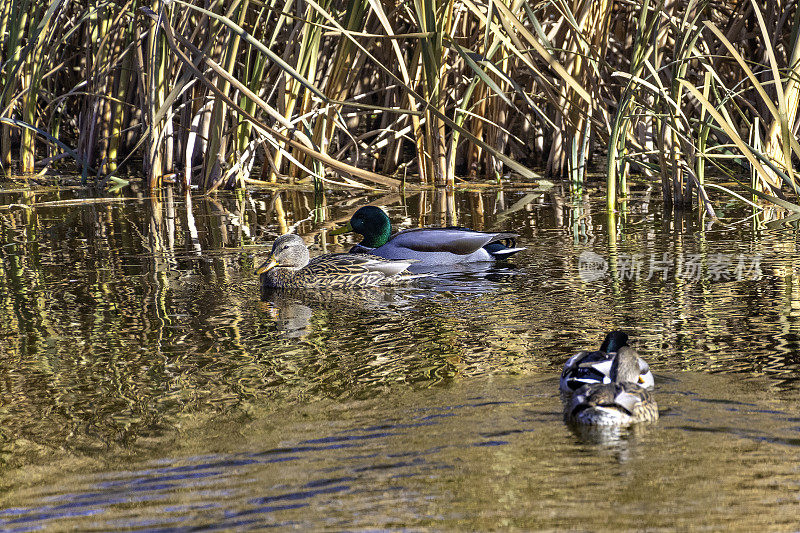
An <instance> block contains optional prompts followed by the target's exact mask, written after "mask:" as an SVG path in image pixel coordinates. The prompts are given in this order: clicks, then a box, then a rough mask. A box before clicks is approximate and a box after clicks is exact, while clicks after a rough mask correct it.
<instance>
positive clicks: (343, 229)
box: [328, 222, 353, 235]
mask: <svg viewBox="0 0 800 533" xmlns="http://www.w3.org/2000/svg"><path fill="white" fill-rule="evenodd" d="M351 231H353V226H351V225H350V222H348V223H347V224H344V225H342V226H339V227H338V228H336V229H335V230H331V231H329V232H328V235H341V234H343V233H350V232H351Z"/></svg>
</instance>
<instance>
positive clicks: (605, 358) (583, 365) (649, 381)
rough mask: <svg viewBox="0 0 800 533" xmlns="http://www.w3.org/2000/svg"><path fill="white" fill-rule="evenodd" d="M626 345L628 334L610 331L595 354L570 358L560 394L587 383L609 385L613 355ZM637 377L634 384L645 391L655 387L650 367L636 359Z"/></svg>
mask: <svg viewBox="0 0 800 533" xmlns="http://www.w3.org/2000/svg"><path fill="white" fill-rule="evenodd" d="M627 345H628V334H627V333H623V332H622V331H612V332H611V333H609V334H608V335H606V338H605V339H604V340H603V344H601V345H600V350H598V351H596V352H587V351H582V352H578V353H576V354H575V355H573V356H572V357H570V358H569V359H568V360H567V362H566V363H564V370H563V372H561V382H560V384H559V388H560V389H561V392H568V393H569V392H573V391H575V390H577V389H579V388H581V387H583V386H584V385H586V384H587V383H611V377H610V376H611V363H612V361H613V359H614V354H615V353H616V352H617V350H619V349H620V348H622V347H623V346H627ZM638 362H639V377H638V378H637V379H636V380H634V383H637V384H639V385H641V386H642V387H644V388H646V389H652V388H653V386H654V385H655V382H654V380H653V373H652V372H650V365H648V364H647V362H646V361H645V360H644V359H642V358H641V357H639V358H638Z"/></svg>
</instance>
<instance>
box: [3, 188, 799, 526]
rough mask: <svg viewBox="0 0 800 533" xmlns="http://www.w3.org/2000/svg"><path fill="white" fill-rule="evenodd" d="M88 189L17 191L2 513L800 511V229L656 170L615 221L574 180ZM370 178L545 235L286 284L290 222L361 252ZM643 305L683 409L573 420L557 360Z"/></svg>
mask: <svg viewBox="0 0 800 533" xmlns="http://www.w3.org/2000/svg"><path fill="white" fill-rule="evenodd" d="M84 195H85V193H84V192H83V191H82V190H81V189H69V188H64V189H62V190H58V191H52V190H37V189H22V190H9V189H6V190H4V191H0V202H1V203H2V205H5V206H7V207H5V208H4V209H2V210H0V269H2V276H0V317H1V318H2V320H1V321H0V323H1V324H2V327H1V329H0V346H1V347H2V358H0V391H2V396H0V461H2V470H0V488H2V491H0V529H2V530H8V531H29V530H42V529H44V530H66V529H78V530H110V529H146V530H164V531H173V530H175V531H182V530H195V529H227V530H233V529H248V528H250V529H262V528H266V527H276V526H277V527H281V528H290V527H291V528H299V529H317V530H318V529H333V530H341V529H355V530H365V529H367V530H370V529H389V530H394V529H412V530H419V529H433V530H493V529H509V528H511V529H513V528H519V529H582V530H587V529H589V530H611V529H644V528H649V529H709V530H720V529H723V528H725V529H735V530H753V529H755V528H759V529H760V530H797V529H798V527H800V521H798V519H797V516H798V511H800V411H799V410H798V406H799V405H800V379H799V378H800V374H799V373H798V367H799V365H800V345H798V341H800V320H798V318H800V277H798V269H797V267H798V259H797V257H798V254H797V234H796V230H795V229H794V228H792V227H788V226H783V225H780V224H778V223H768V224H765V221H764V220H763V218H761V219H760V218H759V217H754V216H752V213H747V212H745V211H742V210H741V209H740V208H738V207H737V206H736V205H733V204H731V205H728V204H725V203H724V202H723V203H722V205H721V207H720V216H721V219H722V222H715V223H713V224H712V223H709V221H708V220H703V221H698V220H697V219H696V218H693V217H685V218H676V217H675V216H671V215H670V216H667V215H665V214H664V213H663V212H662V210H661V208H660V206H659V204H658V203H657V202H656V201H655V200H651V197H650V193H649V191H647V190H646V189H644V188H643V187H639V188H638V189H636V190H634V191H633V193H632V195H631V200H630V202H629V205H628V210H627V213H626V214H625V215H624V216H623V215H617V216H615V217H609V216H607V215H606V214H605V213H604V212H603V204H602V198H601V197H600V195H599V194H598V193H597V191H593V190H589V191H587V192H586V194H585V196H584V197H583V198H581V199H580V201H570V200H569V199H568V198H565V197H564V195H563V194H561V193H560V191H559V189H558V188H554V189H550V190H541V191H540V190H536V189H534V188H531V189H529V190H510V191H509V190H507V191H504V192H499V191H497V190H484V191H478V192H475V191H473V192H459V193H456V194H455V196H453V197H451V198H444V199H443V198H441V197H439V195H437V194H435V193H434V192H430V191H429V192H426V193H422V194H420V193H416V194H408V195H406V196H400V195H383V196H381V195H369V196H364V197H357V196H353V195H352V194H347V193H338V194H329V195H328V196H326V197H320V196H315V195H314V194H313V193H306V192H300V191H283V192H280V193H278V192H252V193H247V194H244V193H243V194H232V195H228V196H226V195H219V196H217V197H213V198H203V197H199V196H195V197H194V198H193V199H190V201H189V202H188V203H187V200H186V199H184V198H183V197H180V198H179V197H172V196H170V195H165V196H164V197H162V198H160V199H158V200H154V199H151V198H148V197H146V196H144V195H142V194H136V193H135V192H131V191H126V192H125V195H122V196H113V197H111V196H110V197H105V198H95V199H91V198H90V199H84V198H83V196H84ZM366 203H375V204H376V205H382V206H386V208H387V210H388V211H389V213H390V214H391V216H392V219H393V221H394V222H395V223H398V224H399V225H402V226H404V227H411V226H415V225H417V224H419V223H425V224H436V223H457V224H461V225H465V226H470V227H475V228H478V229H496V230H513V231H516V232H517V233H519V234H520V238H519V241H518V243H519V244H520V245H523V246H525V247H527V249H526V250H525V251H523V252H521V253H519V254H518V255H516V256H515V257H514V258H513V260H512V261H510V262H508V263H506V264H496V265H493V264H492V265H490V264H483V265H472V266H464V265H462V266H460V267H458V268H454V269H448V270H441V271H438V272H436V275H435V276H431V277H429V278H424V279H420V280H417V282H416V283H414V284H413V285H410V286H407V287H398V288H394V289H391V290H381V291H351V292H349V293H346V294H319V293H310V294H304V293H291V294H282V293H274V292H271V293H270V292H265V293H262V292H261V291H260V288H259V284H258V280H257V278H256V277H255V276H254V274H253V265H254V263H256V262H258V260H259V258H263V257H264V255H265V254H266V252H268V250H269V245H270V243H271V241H272V240H273V239H274V237H275V236H277V235H278V234H280V233H283V232H285V231H286V230H287V229H288V228H294V229H295V230H296V231H297V232H298V233H300V234H301V235H302V236H303V237H304V238H305V240H306V242H308V243H309V244H313V247H312V250H313V251H312V253H321V252H322V251H327V252H332V251H343V250H346V248H347V246H348V244H349V243H350V242H353V240H354V237H353V236H350V237H347V238H346V239H344V240H342V239H340V240H339V242H338V243H337V242H334V239H333V238H332V237H330V236H326V234H325V230H326V229H330V228H332V227H334V224H335V223H336V222H337V221H344V220H346V219H347V218H348V217H349V215H350V214H351V213H352V212H353V211H354V210H355V209H356V208H358V207H360V206H361V205H364V204H366ZM447 203H449V204H450V205H451V207H452V206H454V207H455V210H454V213H455V220H454V219H453V213H452V212H451V214H450V216H449V217H448V216H447V215H446V213H444V214H443V213H442V211H440V210H438V209H436V206H438V205H447ZM11 204H13V205H11ZM617 328H618V329H624V330H625V331H627V332H629V334H630V335H631V338H632V344H633V345H634V346H635V347H636V348H637V350H638V351H639V352H640V353H641V354H642V356H644V357H645V358H646V359H647V361H648V362H649V363H650V366H651V368H652V370H653V371H654V373H655V376H656V389H655V392H654V395H655V397H656V399H657V401H658V403H659V407H660V412H661V418H660V420H659V421H658V422H657V423H656V424H653V425H649V426H641V427H635V428H632V429H630V430H622V431H616V432H614V431H608V432H604V433H588V432H580V431H577V430H575V429H574V428H571V427H569V426H567V425H565V423H564V421H563V417H562V404H561V399H560V397H559V394H558V374H559V372H560V368H561V366H562V365H563V363H564V361H565V360H566V358H567V357H569V356H570V355H571V354H572V353H574V352H575V351H577V350H579V349H583V348H589V347H596V346H598V345H599V343H600V341H601V340H602V337H603V335H604V333H605V332H607V331H609V330H611V329H617Z"/></svg>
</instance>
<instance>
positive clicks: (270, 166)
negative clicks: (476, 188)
mask: <svg viewBox="0 0 800 533" xmlns="http://www.w3.org/2000/svg"><path fill="white" fill-rule="evenodd" d="M798 22H800V14H798V10H797V7H796V3H792V2H766V1H758V0H742V1H739V2H715V1H707V0H682V1H673V2H666V1H665V0H640V1H630V2H620V1H613V0H548V1H519V0H514V1H511V0H497V1H491V2H478V1H473V0H438V1H437V0H414V1H412V2H399V1H396V0H389V1H385V2H375V1H374V0H351V1H348V2H342V1H336V0H319V1H314V0H282V1H281V0H265V1H261V0H258V1H257V0H233V1H226V2H223V1H221V0H216V1H215V0H207V1H206V2H198V1H196V0H172V1H170V2H163V1H158V0H155V1H151V2H143V1H140V0H128V1H124V0H117V1H103V0H99V1H92V2H87V1H73V2H67V1H63V0H53V1H51V2H49V3H36V2H33V1H32V0H9V1H6V2H3V3H2V6H0V36H1V38H2V41H1V42H0V66H1V67H2V70H1V71H0V128H1V131H0V163H2V165H3V168H4V170H5V171H6V173H7V174H10V173H12V172H13V173H24V174H28V173H36V172H45V171H48V170H51V169H55V170H57V171H64V170H65V169H66V170H73V169H77V170H78V171H79V172H80V173H81V175H82V176H83V179H84V181H85V182H86V183H89V182H97V183H101V184H105V183H107V182H108V180H113V179H116V177H117V176H119V175H121V174H122V173H126V174H132V175H137V174H142V175H144V176H146V178H147V180H148V183H149V185H150V187H151V188H152V189H157V188H159V187H161V186H162V185H163V184H164V183H165V182H171V181H176V182H177V183H178V184H179V185H182V186H183V187H184V188H186V189H187V190H188V188H189V187H193V186H196V187H199V188H200V189H202V190H205V191H213V190H214V189H217V188H236V187H246V186H256V185H259V184H265V183H272V184H280V183H291V184H304V183H310V184H313V185H314V186H315V187H318V188H321V187H324V186H326V185H338V186H344V187H352V188H360V189H370V188H388V189H398V188H401V187H404V186H405V187H414V186H418V185H434V186H450V187H452V186H454V185H455V184H456V182H457V181H458V180H468V181H470V182H473V183H474V182H485V183H501V182H503V181H504V180H506V181H509V180H510V181H512V182H515V181H530V180H536V179H540V178H548V179H563V180H567V181H568V182H569V185H570V187H571V190H572V191H573V193H575V194H580V193H581V191H582V190H583V188H584V186H585V182H586V179H587V177H586V174H587V173H586V169H587V167H588V166H589V165H590V164H591V163H592V162H593V159H594V164H595V165H598V164H600V163H601V162H602V158H603V157H605V161H606V164H605V179H606V183H607V205H608V208H609V210H616V209H619V208H620V207H624V201H625V198H626V190H627V187H628V178H629V176H630V175H631V173H636V174H643V175H645V176H646V177H647V179H651V180H652V181H653V183H654V184H656V185H658V184H660V186H661V189H662V191H663V193H664V198H665V200H666V202H667V203H668V204H671V205H673V206H675V207H676V208H680V209H689V208H691V207H692V206H699V207H700V208H701V211H702V212H705V213H708V214H710V215H713V214H714V206H713V202H712V199H711V198H710V196H709V194H708V191H709V190H713V191H715V193H717V192H718V191H723V192H725V193H729V194H732V195H735V196H736V197H739V198H742V199H743V200H745V201H749V202H753V200H756V201H768V202H772V203H774V204H778V205H779V206H781V207H783V208H785V209H788V210H790V211H793V212H798V213H800V197H799V196H800V194H799V193H800V189H798V185H797V183H796V178H795V172H796V171H795V166H796V163H797V161H798V156H799V155H800V145H798V142H797V139H796V135H797V129H798V125H800V121H799V120H798V107H800V106H799V105H798V103H799V102H800V66H799V61H800V44H798V34H799V33H800V32H799V31H798V29H800V24H798ZM533 169H541V170H540V171H539V170H533Z"/></svg>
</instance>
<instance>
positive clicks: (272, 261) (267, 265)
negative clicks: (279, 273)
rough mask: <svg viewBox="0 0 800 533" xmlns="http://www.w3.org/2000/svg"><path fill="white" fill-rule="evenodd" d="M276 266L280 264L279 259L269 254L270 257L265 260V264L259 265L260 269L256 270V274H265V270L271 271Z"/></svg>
mask: <svg viewBox="0 0 800 533" xmlns="http://www.w3.org/2000/svg"><path fill="white" fill-rule="evenodd" d="M276 266H278V261H277V260H276V259H275V258H274V257H272V256H269V258H268V259H267V260H266V261H265V262H264V264H263V265H261V266H260V267H258V270H256V274H263V273H264V272H269V271H270V270H272V269H273V268H275V267H276Z"/></svg>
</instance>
